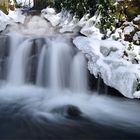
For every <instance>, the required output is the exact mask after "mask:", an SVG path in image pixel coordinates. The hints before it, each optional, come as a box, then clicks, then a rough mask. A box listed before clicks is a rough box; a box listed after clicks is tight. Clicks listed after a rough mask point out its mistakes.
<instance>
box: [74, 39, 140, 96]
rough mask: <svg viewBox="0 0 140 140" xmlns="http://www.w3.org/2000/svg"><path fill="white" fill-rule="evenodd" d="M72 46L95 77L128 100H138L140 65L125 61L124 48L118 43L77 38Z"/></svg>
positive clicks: (139, 94)
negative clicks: (100, 78) (81, 53)
mask: <svg viewBox="0 0 140 140" xmlns="http://www.w3.org/2000/svg"><path fill="white" fill-rule="evenodd" d="M74 44H75V45H76V46H77V48H79V49H80V50H81V51H82V52H83V53H85V54H86V57H87V58H88V60H89V61H88V69H89V70H90V72H91V73H92V74H94V75H95V76H96V77H98V76H101V77H102V79H103V80H104V82H105V83H106V84H107V85H109V86H111V87H113V88H115V89H117V90H119V91H120V92H121V93H122V94H123V95H124V96H126V97H128V98H139V97H140V93H139V92H137V89H138V85H139V81H140V65H138V64H132V62H131V61H127V60H125V59H124V58H123V57H124V51H125V47H124V46H123V45H122V44H121V43H120V42H118V41H110V40H106V41H103V40H102V41H101V40H97V39H93V38H92V37H91V38H88V37H77V38H76V39H74Z"/></svg>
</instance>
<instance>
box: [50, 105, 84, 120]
mask: <svg viewBox="0 0 140 140" xmlns="http://www.w3.org/2000/svg"><path fill="white" fill-rule="evenodd" d="M51 112H52V113H58V114H62V115H63V116H64V117H66V118H77V117H78V118H79V117H81V115H82V112H81V110H80V109H79V108H78V107H77V106H74V105H64V106H60V107H57V108H55V109H53V110H52V111H51Z"/></svg>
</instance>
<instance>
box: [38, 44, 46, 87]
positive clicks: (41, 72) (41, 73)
mask: <svg viewBox="0 0 140 140" xmlns="http://www.w3.org/2000/svg"><path fill="white" fill-rule="evenodd" d="M45 60H46V46H43V48H42V50H41V53H40V56H39V62H38V69H37V81H36V84H37V85H38V86H43V85H44V84H45V83H46V78H45V75H46V74H45V70H46V69H45ZM46 61H47V60H46Z"/></svg>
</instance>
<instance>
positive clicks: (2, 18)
mask: <svg viewBox="0 0 140 140" xmlns="http://www.w3.org/2000/svg"><path fill="white" fill-rule="evenodd" d="M8 24H9V17H8V16H7V15H6V14H4V13H3V12H2V11H0V31H3V30H5V28H6V26H7V25H8Z"/></svg>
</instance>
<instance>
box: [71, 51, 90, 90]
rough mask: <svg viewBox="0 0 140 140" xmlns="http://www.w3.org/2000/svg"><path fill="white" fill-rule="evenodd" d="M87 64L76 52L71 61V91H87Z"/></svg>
mask: <svg viewBox="0 0 140 140" xmlns="http://www.w3.org/2000/svg"><path fill="white" fill-rule="evenodd" d="M86 64H87V62H86V60H85V57H84V55H83V54H82V53H81V52H78V53H77V54H76V55H75V56H74V59H73V62H72V65H71V80H70V84H71V88H72V90H77V91H85V90H87V87H88V86H87V83H88V82H87V65H86Z"/></svg>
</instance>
